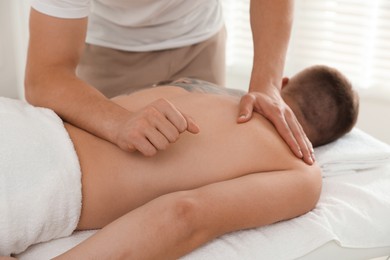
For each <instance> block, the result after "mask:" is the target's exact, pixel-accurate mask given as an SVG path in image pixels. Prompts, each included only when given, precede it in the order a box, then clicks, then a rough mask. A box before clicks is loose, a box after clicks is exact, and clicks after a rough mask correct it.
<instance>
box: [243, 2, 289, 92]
mask: <svg viewBox="0 0 390 260" xmlns="http://www.w3.org/2000/svg"><path fill="white" fill-rule="evenodd" d="M293 9H294V1H293V0H273V1H269V0H251V4H250V22H251V28H252V34H253V43H254V60H253V69H252V75H251V82H250V88H249V90H250V91H259V92H265V93H270V91H271V93H272V92H273V91H280V88H281V81H282V77H283V68H284V63H285V57H286V52H287V48H288V43H289V39H290V34H291V27H292V20H293Z"/></svg>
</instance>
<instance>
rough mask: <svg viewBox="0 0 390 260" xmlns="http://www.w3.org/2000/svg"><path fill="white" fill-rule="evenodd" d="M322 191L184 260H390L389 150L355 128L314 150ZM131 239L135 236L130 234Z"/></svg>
mask: <svg viewBox="0 0 390 260" xmlns="http://www.w3.org/2000/svg"><path fill="white" fill-rule="evenodd" d="M315 154H316V157H317V162H318V163H319V164H320V166H321V169H322V174H323V188H322V193H321V196H320V200H319V202H318V204H317V206H316V208H315V209H313V210H312V211H310V212H308V213H307V214H305V215H302V216H300V217H297V218H294V219H291V220H287V221H281V222H278V223H275V224H272V225H269V226H265V227H259V228H255V229H249V230H241V231H237V232H233V233H229V234H226V235H224V236H221V237H219V238H217V239H215V240H213V241H211V242H209V243H207V244H205V245H203V246H202V247H200V248H198V249H196V250H195V251H193V252H191V253H189V254H188V255H186V256H184V257H182V258H181V259H182V260H199V259H213V260H218V259H221V260H222V259H224V260H226V259H237V260H242V259H244V260H245V259H248V260H249V259H256V260H257V259H265V260H267V259H270V260H273V259H277V260H283V259H300V260H329V259H332V260H333V259H336V260H337V259H342V260H348V259H351V260H352V259H353V260H358V259H362V260H366V259H371V258H375V257H382V256H389V255H390V146H389V145H387V144H385V143H382V142H380V141H379V140H377V139H375V138H373V137H372V136H370V135H368V134H366V133H365V132H363V131H361V130H359V129H357V128H355V129H353V130H352V131H351V132H350V133H349V134H347V135H345V136H343V137H342V138H340V139H338V140H336V141H335V142H333V143H330V144H327V145H324V146H321V147H318V148H316V149H315ZM95 232H96V231H94V230H91V231H81V232H74V233H73V234H72V235H71V236H69V237H65V238H60V239H56V240H52V241H49V242H45V243H40V244H36V245H33V246H31V247H29V248H28V249H27V250H26V251H25V252H23V253H21V254H19V255H17V257H18V258H19V259H21V260H23V259H26V260H34V259H40V260H41V259H50V258H52V257H54V256H56V255H58V254H60V253H62V252H64V251H66V250H68V249H70V248H72V247H74V246H75V245H77V244H78V243H80V242H81V241H83V240H85V239H86V238H88V237H89V236H91V235H92V234H94V233H95ZM130 235H131V234H130Z"/></svg>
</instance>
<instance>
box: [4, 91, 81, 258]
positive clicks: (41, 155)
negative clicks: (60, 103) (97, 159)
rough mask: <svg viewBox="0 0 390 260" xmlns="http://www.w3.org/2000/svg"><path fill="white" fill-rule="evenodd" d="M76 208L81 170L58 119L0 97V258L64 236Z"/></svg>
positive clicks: (77, 211)
mask: <svg viewBox="0 0 390 260" xmlns="http://www.w3.org/2000/svg"><path fill="white" fill-rule="evenodd" d="M80 210H81V172H80V167H79V162H78V158H77V156H76V152H75V150H74V147H73V144H72V142H71V140H70V138H69V135H68V133H67V132H66V130H65V128H64V125H63V122H62V121H61V119H60V118H59V117H58V116H57V115H56V114H55V113H54V112H53V111H51V110H49V109H44V108H35V107H33V106H31V105H29V104H27V103H26V102H24V101H20V100H12V99H8V98H1V97H0V255H9V254H10V253H19V252H22V251H23V250H25V249H26V248H27V247H28V246H30V245H31V244H34V243H38V242H41V241H48V240H51V239H54V238H58V237H63V236H67V235H70V234H71V233H72V232H73V231H74V229H75V228H76V225H77V222H78V219H79V216H80Z"/></svg>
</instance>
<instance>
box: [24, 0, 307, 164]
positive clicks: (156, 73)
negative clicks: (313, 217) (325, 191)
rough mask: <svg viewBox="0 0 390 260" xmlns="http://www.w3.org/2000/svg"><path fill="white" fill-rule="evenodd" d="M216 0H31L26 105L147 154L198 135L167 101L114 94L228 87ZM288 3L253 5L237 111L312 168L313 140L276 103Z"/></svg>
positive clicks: (261, 0)
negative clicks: (268, 129)
mask: <svg viewBox="0 0 390 260" xmlns="http://www.w3.org/2000/svg"><path fill="white" fill-rule="evenodd" d="M221 1H222V0H213V1H211V0H196V1H190V0H32V9H31V13H30V42H29V49H28V59H27V68H26V79H25V87H26V89H25V90H26V99H27V100H28V101H29V102H30V103H31V104H33V105H36V106H42V107H48V108H51V109H53V110H54V111H55V112H56V113H57V114H58V115H60V116H61V117H62V119H63V120H65V121H68V122H70V123H71V124H73V125H76V126H78V127H80V128H83V129H84V130H86V131H88V132H90V133H93V134H95V135H96V136H99V137H101V138H103V139H105V140H107V141H110V142H112V143H114V144H116V145H117V146H119V147H120V148H122V149H123V150H127V151H139V152H141V153H142V154H144V155H146V156H152V155H154V154H155V153H156V152H158V151H159V150H164V149H166V148H167V147H168V146H169V144H170V143H173V142H175V141H176V140H177V139H178V138H179V135H180V134H181V133H183V132H185V131H188V132H190V133H197V132H198V131H199V128H198V126H197V124H196V122H195V121H194V120H193V119H192V118H190V117H189V116H187V115H185V114H183V113H181V112H180V111H179V110H178V109H177V108H176V107H174V106H173V105H172V104H171V103H170V102H169V101H167V100H165V99H157V98H158V97H156V99H157V101H155V102H153V103H152V104H150V105H148V106H147V107H145V108H144V109H142V110H140V111H127V110H125V109H124V108H122V107H120V106H118V105H116V104H114V103H113V102H111V101H110V99H109V98H110V97H113V96H116V95H120V94H124V93H127V92H130V91H135V90H137V89H140V88H143V87H147V86H151V85H153V84H156V83H158V82H160V81H165V80H173V79H176V78H179V77H182V76H191V77H194V78H198V79H203V80H207V81H210V82H213V83H216V84H219V85H224V78H225V63H224V59H225V57H224V56H225V38H226V35H225V28H224V22H223V17H222V6H221ZM292 19H293V0H274V1H269V0H251V1H250V22H251V27H252V33H253V41H254V63H253V69H252V76H251V80H250V86H249V90H248V94H247V95H245V96H244V97H243V98H242V100H241V103H240V107H239V109H238V111H237V122H238V123H245V122H247V121H248V120H250V118H251V117H252V113H253V111H255V112H258V113H261V114H263V115H264V116H265V117H267V118H268V119H269V120H270V121H271V122H272V123H273V124H274V125H275V126H276V128H277V130H278V132H279V133H280V135H281V136H282V137H283V139H284V140H285V141H286V143H287V144H288V145H289V146H290V148H291V150H292V151H293V152H294V154H295V155H296V156H298V157H302V158H303V159H304V160H305V162H307V163H309V164H311V163H312V162H313V160H314V157H313V156H312V146H311V143H310V142H309V141H308V139H307V138H306V135H305V133H304V132H303V130H302V128H301V126H300V125H299V123H298V121H297V119H296V117H295V115H294V114H293V112H292V110H291V109H290V108H289V107H288V106H287V105H286V103H285V102H284V101H283V100H282V98H281V95H280V88H281V85H282V76H283V67H284V62H285V55H286V50H287V46H288V42H289V38H290V31H291V24H292Z"/></svg>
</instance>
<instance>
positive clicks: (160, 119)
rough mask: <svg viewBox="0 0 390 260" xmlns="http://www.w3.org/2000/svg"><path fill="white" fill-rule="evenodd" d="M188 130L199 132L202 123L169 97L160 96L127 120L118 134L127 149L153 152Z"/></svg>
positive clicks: (122, 145) (152, 153)
mask: <svg viewBox="0 0 390 260" xmlns="http://www.w3.org/2000/svg"><path fill="white" fill-rule="evenodd" d="M184 131H188V132H190V133H193V134H196V133H198V132H199V126H198V125H197V124H196V123H195V121H194V120H193V119H192V118H191V117H189V116H187V115H185V114H183V113H181V112H180V111H179V110H178V109H177V108H176V107H175V106H174V105H172V104H171V103H170V102H169V101H168V100H166V99H163V98H161V99H158V100H156V101H154V102H152V103H151V104H149V105H148V106H146V107H144V108H142V109H141V110H139V111H137V112H135V113H134V114H133V116H132V117H131V118H130V119H129V120H127V121H126V122H124V123H123V124H122V126H121V128H120V129H119V132H118V134H117V145H118V146H119V147H120V148H122V149H123V150H125V151H130V152H133V151H139V152H141V153H142V154H143V155H145V156H153V155H155V154H156V153H157V152H158V151H159V150H165V149H166V148H168V146H169V144H171V143H174V142H176V141H177V140H178V138H179V135H180V134H181V133H183V132H184Z"/></svg>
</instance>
